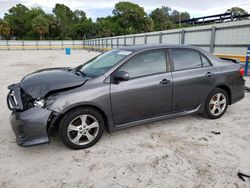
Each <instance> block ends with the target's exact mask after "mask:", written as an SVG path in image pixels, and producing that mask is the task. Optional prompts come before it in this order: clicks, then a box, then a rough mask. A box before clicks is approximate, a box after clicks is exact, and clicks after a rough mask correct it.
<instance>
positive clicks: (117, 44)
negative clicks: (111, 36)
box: [116, 37, 119, 48]
mask: <svg viewBox="0 0 250 188" xmlns="http://www.w3.org/2000/svg"><path fill="white" fill-rule="evenodd" d="M116 46H117V48H119V38H118V37H117V38H116Z"/></svg>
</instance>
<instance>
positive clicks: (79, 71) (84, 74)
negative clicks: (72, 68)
mask: <svg viewBox="0 0 250 188" xmlns="http://www.w3.org/2000/svg"><path fill="white" fill-rule="evenodd" d="M77 73H80V74H81V75H82V76H86V77H87V74H86V73H84V72H83V71H81V70H78V71H77Z"/></svg>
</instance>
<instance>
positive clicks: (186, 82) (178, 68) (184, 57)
mask: <svg viewBox="0 0 250 188" xmlns="http://www.w3.org/2000/svg"><path fill="white" fill-rule="evenodd" d="M170 54H171V61H172V69H173V72H172V75H173V111H175V112H178V111H183V110H190V109H193V108H196V107H198V105H199V104H202V103H204V102H205V100H206V98H207V96H208V94H209V93H210V92H211V90H212V87H213V83H214V82H215V74H216V69H215V68H214V67H213V66H212V64H211V62H210V61H209V59H208V58H207V57H206V56H205V55H204V54H202V53H200V52H199V51H197V50H193V49H181V48H176V49H170Z"/></svg>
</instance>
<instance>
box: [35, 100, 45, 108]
mask: <svg viewBox="0 0 250 188" xmlns="http://www.w3.org/2000/svg"><path fill="white" fill-rule="evenodd" d="M44 104H45V102H44V99H41V100H35V101H34V106H36V107H40V108H43V107H44Z"/></svg>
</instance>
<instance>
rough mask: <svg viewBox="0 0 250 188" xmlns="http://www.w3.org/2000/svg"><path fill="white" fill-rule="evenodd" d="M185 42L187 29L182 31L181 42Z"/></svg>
mask: <svg viewBox="0 0 250 188" xmlns="http://www.w3.org/2000/svg"><path fill="white" fill-rule="evenodd" d="M184 43H185V30H184V29H182V31H181V44H184Z"/></svg>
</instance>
